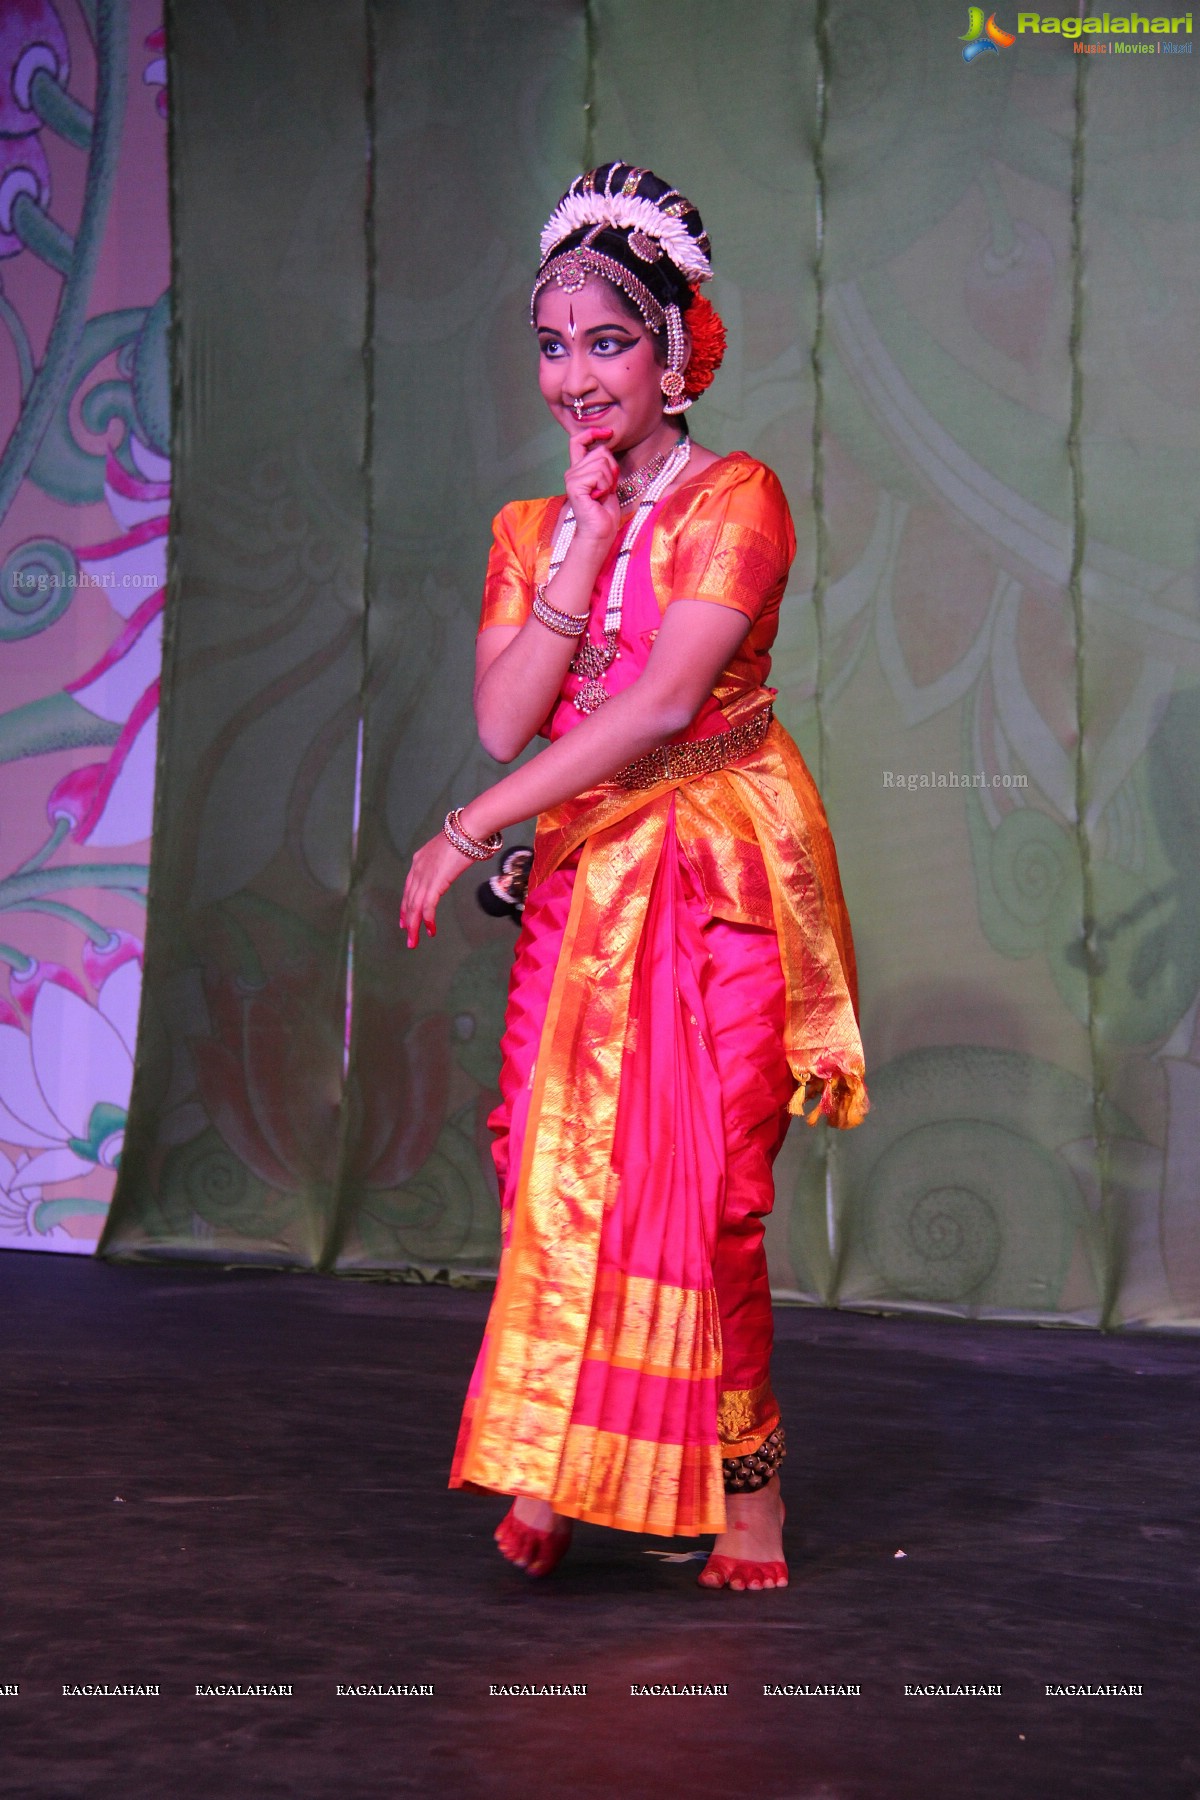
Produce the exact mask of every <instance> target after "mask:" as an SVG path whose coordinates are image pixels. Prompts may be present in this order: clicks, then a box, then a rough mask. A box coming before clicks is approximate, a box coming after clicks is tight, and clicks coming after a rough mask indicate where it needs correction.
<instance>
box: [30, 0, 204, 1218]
mask: <svg viewBox="0 0 1200 1800" xmlns="http://www.w3.org/2000/svg"><path fill="white" fill-rule="evenodd" d="M165 84H166V63H165V46H164V40H163V32H162V23H161V0H149V3H145V0H130V3H129V4H125V3H123V0H89V3H88V4H82V3H81V0H2V3H0V444H2V446H3V448H2V450H0V1248H17V1249H40V1250H65V1251H76V1252H81V1251H90V1250H91V1249H92V1248H93V1247H94V1245H95V1242H96V1240H97V1238H98V1236H99V1234H100V1231H101V1229H102V1226H103V1223H104V1219H105V1216H106V1214H107V1210H108V1206H109V1201H110V1198H111V1195H112V1190H113V1184H114V1181H115V1178H116V1169H117V1165H118V1162H119V1158H120V1155H121V1149H122V1144H123V1141H124V1129H125V1119H126V1110H127V1108H128V1104H129V1096H130V1085H131V1082H132V1078H133V1063H134V1052H135V1036H136V1031H137V1021H138V1008H139V998H140V992H141V978H142V957H143V941H144V937H145V909H146V886H147V872H148V871H147V864H148V861H149V838H150V823H151V808H152V802H153V795H154V766H155V741H156V734H157V722H158V693H159V672H160V663H161V656H162V607H163V590H164V583H165V578H166V542H167V511H168V504H169V497H170V462H169V454H170V441H169V439H170V433H169V366H168V351H167V342H168V328H169V312H168V306H169V300H168V294H167V282H168V274H169V263H170V256H169V239H168V226H167V189H166V85H165Z"/></svg>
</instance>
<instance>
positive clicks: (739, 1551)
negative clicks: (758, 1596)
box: [699, 1475, 788, 1593]
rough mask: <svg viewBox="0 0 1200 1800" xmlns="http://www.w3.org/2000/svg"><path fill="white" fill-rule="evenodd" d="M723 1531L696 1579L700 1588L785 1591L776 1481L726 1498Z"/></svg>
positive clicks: (780, 1506) (780, 1507)
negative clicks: (750, 1491)
mask: <svg viewBox="0 0 1200 1800" xmlns="http://www.w3.org/2000/svg"><path fill="white" fill-rule="evenodd" d="M725 1516H726V1521H727V1524H726V1528H725V1530H724V1531H722V1532H721V1533H720V1535H719V1536H718V1538H717V1541H716V1543H715V1544H714V1545H713V1550H712V1555H711V1556H710V1557H709V1559H708V1561H707V1562H706V1563H705V1565H704V1569H703V1572H702V1574H701V1575H700V1577H699V1580H700V1586H701V1587H710V1588H720V1587H731V1588H734V1589H735V1590H736V1591H737V1592H739V1593H740V1592H742V1591H743V1590H747V1589H748V1590H749V1591H751V1592H757V1591H758V1590H759V1589H760V1588H776V1587H786V1586H787V1584H788V1577H787V1564H786V1563H785V1562H784V1560H783V1516H784V1508H783V1496H782V1494H781V1493H780V1491H779V1477H778V1475H772V1477H771V1479H770V1481H768V1483H767V1485H766V1486H765V1487H761V1488H757V1489H756V1490H755V1491H754V1493H752V1494H726V1496H725Z"/></svg>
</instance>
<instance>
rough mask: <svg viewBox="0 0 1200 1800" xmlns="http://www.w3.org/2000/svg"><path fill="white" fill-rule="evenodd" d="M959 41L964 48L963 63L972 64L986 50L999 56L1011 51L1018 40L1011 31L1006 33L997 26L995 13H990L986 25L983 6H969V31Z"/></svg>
mask: <svg viewBox="0 0 1200 1800" xmlns="http://www.w3.org/2000/svg"><path fill="white" fill-rule="evenodd" d="M958 41H959V43H960V44H961V45H962V46H963V61H964V62H965V63H972V62H974V61H975V58H976V57H977V56H982V55H983V53H984V51H985V50H990V51H992V53H993V54H994V55H997V56H998V55H999V53H1000V51H1001V50H1008V49H1010V48H1011V46H1012V45H1013V44H1015V43H1016V41H1017V40H1016V38H1015V37H1014V36H1013V34H1012V32H1011V31H1004V30H1002V28H1001V27H1000V26H999V25H997V23H996V15H995V13H989V14H988V16H987V22H986V23H985V22H984V17H983V8H982V6H968V8H967V29H966V31H964V32H963V34H962V36H961V37H960V38H959V40H958Z"/></svg>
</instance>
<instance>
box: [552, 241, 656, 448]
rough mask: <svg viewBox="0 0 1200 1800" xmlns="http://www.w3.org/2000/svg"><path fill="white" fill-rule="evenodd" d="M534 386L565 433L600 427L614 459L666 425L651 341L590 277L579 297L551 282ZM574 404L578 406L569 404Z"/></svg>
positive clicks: (602, 284)
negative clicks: (662, 425) (537, 384)
mask: <svg viewBox="0 0 1200 1800" xmlns="http://www.w3.org/2000/svg"><path fill="white" fill-rule="evenodd" d="M536 330H537V337H538V346H539V355H538V383H539V385H540V387H541V390H542V396H543V398H544V400H545V402H546V404H547V406H548V407H549V408H550V411H551V412H552V413H553V415H554V417H555V418H556V419H557V420H558V423H559V424H560V425H561V426H562V427H563V430H564V431H567V432H570V433H571V434H572V435H573V436H574V435H576V434H578V433H580V432H584V431H588V430H591V429H593V428H594V427H595V426H597V425H603V426H605V427H606V428H607V429H608V430H609V431H610V432H611V433H612V435H611V437H609V438H607V439H606V440H605V447H606V448H607V449H609V450H611V451H612V453H613V455H614V456H619V455H620V454H621V453H622V451H625V450H631V449H633V447H634V446H635V445H637V444H640V443H642V442H643V441H644V440H645V439H646V438H648V437H650V436H651V435H652V433H654V432H655V431H657V430H658V429H659V427H660V426H661V424H662V422H663V396H662V388H661V387H660V385H659V378H660V376H661V374H662V371H663V363H662V361H661V360H660V355H661V353H660V350H659V346H658V342H657V340H656V338H655V337H654V336H653V335H652V333H651V332H649V331H647V329H646V327H645V325H643V323H642V321H641V320H640V319H638V318H634V317H632V316H631V315H630V313H629V312H628V311H627V310H626V308H625V306H624V305H623V304H622V303H621V300H619V299H618V298H617V294H616V290H615V289H614V288H612V287H611V286H610V285H609V283H608V282H607V281H602V280H599V279H598V278H597V277H595V276H593V277H591V278H590V279H589V280H588V281H586V282H585V283H584V285H583V287H581V288H580V289H579V290H578V292H577V293H574V294H565V293H564V292H563V291H562V289H561V288H560V287H557V286H556V285H555V284H554V283H553V282H551V283H550V284H549V285H548V286H547V287H544V288H543V289H542V291H541V293H540V294H539V295H538V304H537V315H536ZM573 403H577V404H573Z"/></svg>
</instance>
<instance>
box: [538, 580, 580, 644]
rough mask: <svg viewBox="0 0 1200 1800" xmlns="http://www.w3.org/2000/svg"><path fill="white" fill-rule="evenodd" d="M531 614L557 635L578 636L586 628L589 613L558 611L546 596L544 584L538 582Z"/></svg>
mask: <svg viewBox="0 0 1200 1800" xmlns="http://www.w3.org/2000/svg"><path fill="white" fill-rule="evenodd" d="M533 616H534V618H535V619H536V620H537V621H538V623H539V624H540V625H544V626H545V627H546V629H547V630H548V631H553V632H556V633H557V634H558V636H559V637H580V636H582V634H583V633H584V632H585V631H586V630H587V624H588V619H589V618H590V616H591V615H590V614H589V613H569V612H560V611H559V609H558V607H557V606H551V604H550V602H549V601H548V600H547V598H546V584H545V582H540V583H539V584H538V586H537V587H536V588H535V589H534V591H533Z"/></svg>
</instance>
